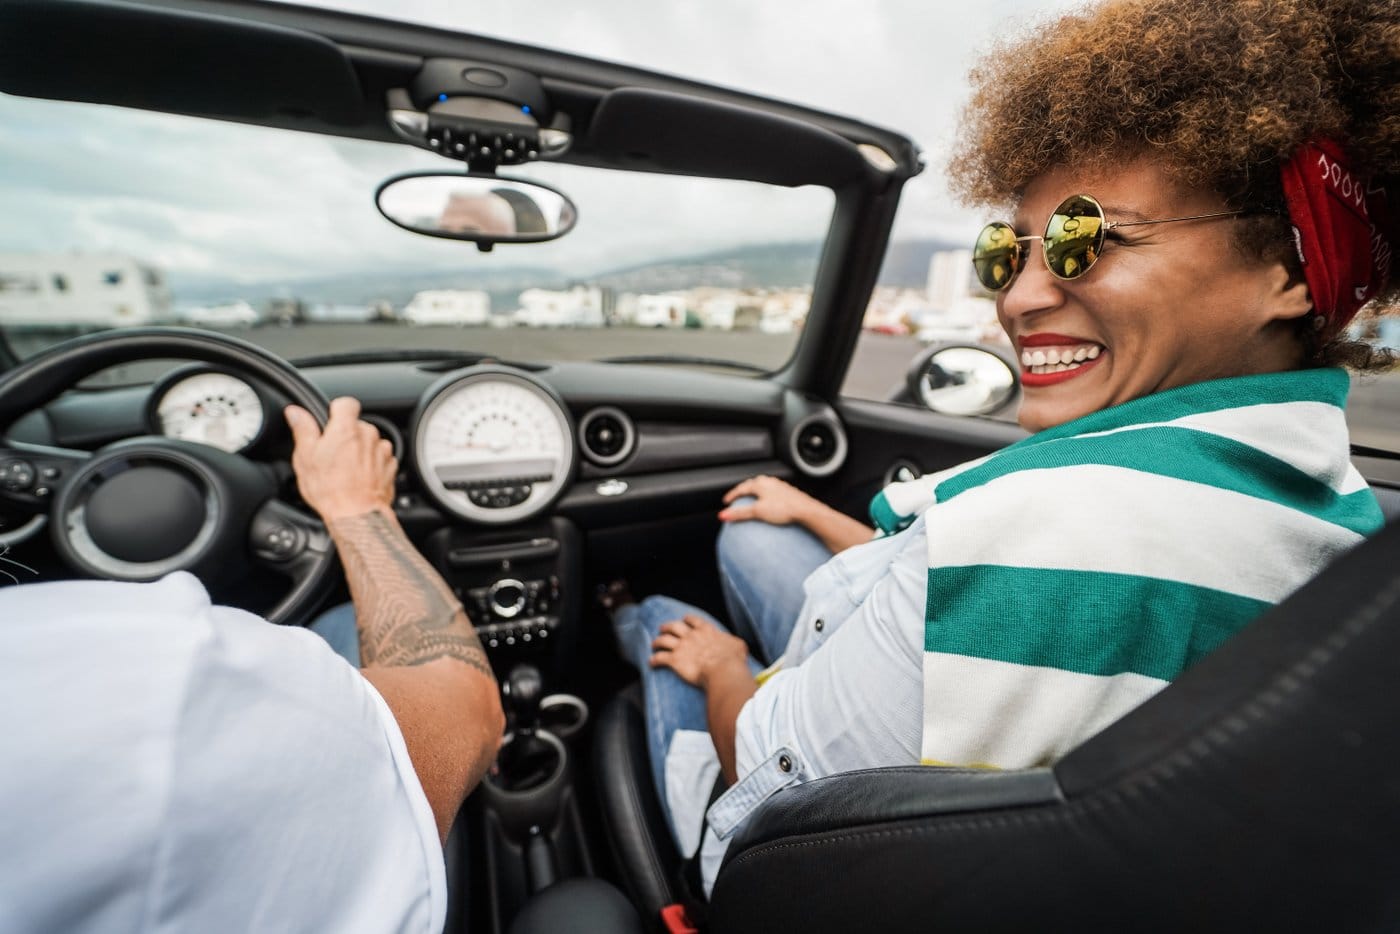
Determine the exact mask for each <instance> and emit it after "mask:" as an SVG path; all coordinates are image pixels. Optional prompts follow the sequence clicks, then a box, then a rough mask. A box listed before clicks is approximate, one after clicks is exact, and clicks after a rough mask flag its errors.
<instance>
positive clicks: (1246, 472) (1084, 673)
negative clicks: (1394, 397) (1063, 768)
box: [871, 369, 1382, 768]
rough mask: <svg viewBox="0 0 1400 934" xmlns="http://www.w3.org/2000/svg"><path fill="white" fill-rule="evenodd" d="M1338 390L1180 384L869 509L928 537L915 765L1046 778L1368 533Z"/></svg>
mask: <svg viewBox="0 0 1400 934" xmlns="http://www.w3.org/2000/svg"><path fill="white" fill-rule="evenodd" d="M1348 387H1349V381H1348V377H1347V375H1346V373H1345V372H1344V371H1341V370H1334V369H1327V370H1305V371H1297V372H1287V373H1271V374H1264V375H1258V376H1246V377H1237V378H1232V379H1224V380H1215V381H1211V382H1207V383H1199V384H1196V385H1192V386H1185V387H1181V388H1178V389H1173V390H1168V391H1166V392H1162V393H1158V394H1155V395H1151V396H1146V397H1144V398H1141V399H1137V400H1134V401H1132V402H1128V403H1126V404H1124V405H1120V406H1115V407H1113V408H1110V409H1105V410H1102V411H1099V412H1095V413H1093V414H1090V415H1087V416H1085V417H1083V418H1080V419H1076V420H1075V421H1073V422H1069V423H1066V424H1064V425H1059V426H1057V427H1055V428H1051V429H1049V430H1047V431H1043V432H1040V433H1039V434H1036V435H1033V436H1031V437H1029V438H1026V439H1024V440H1023V441H1020V442H1018V443H1017V444H1014V445H1012V446H1010V447H1008V448H1006V449H1004V450H1002V451H999V452H997V453H995V454H993V455H991V456H989V457H986V458H983V459H981V460H978V461H974V462H972V463H970V464H964V465H961V466H959V467H956V468H954V469H952V470H950V471H945V472H943V473H940V474H935V475H932V476H929V477H924V478H920V479H919V480H915V481H911V482H909V483H905V484H896V485H895V486H893V487H890V488H888V489H886V490H885V491H884V492H882V493H881V494H880V495H879V496H877V497H876V498H875V500H874V502H873V503H872V504H871V515H872V517H873V518H874V519H875V521H876V523H877V525H878V526H879V527H880V528H881V529H882V530H883V531H885V532H893V531H895V530H897V529H900V528H902V527H904V526H906V525H908V524H909V522H911V521H912V520H913V518H914V517H915V516H917V515H918V514H920V513H924V515H925V521H926V524H927V540H928V601H927V607H926V612H925V623H924V660H923V685H924V687H923V697H924V724H923V740H922V758H923V761H924V762H925V763H928V764H940V765H941V764H949V765H964V766H968V765H970V766H992V767H998V768H1019V767H1025V766H1030V765H1037V764H1044V763H1047V762H1050V761H1053V760H1054V759H1056V758H1058V757H1059V756H1061V755H1063V754H1064V753H1066V752H1068V751H1069V750H1070V749H1072V748H1073V747H1074V746H1076V745H1078V744H1079V743H1080V742H1082V741H1083V740H1085V739H1087V738H1088V737H1090V736H1092V735H1093V734H1094V733H1096V732H1098V731H1099V730H1101V729H1102V728H1103V727H1105V726H1107V725H1108V724H1109V723H1111V722H1112V721H1114V720H1115V719H1117V718H1119V717H1121V716H1122V715H1123V714H1125V713H1126V712H1128V711H1129V710H1131V709H1132V708H1133V707H1135V706H1137V705H1138V704H1140V703H1141V702H1142V701H1143V700H1145V699H1146V698H1147V697H1149V696H1151V695H1152V694H1153V693H1155V692H1156V691H1158V690H1160V689H1161V688H1162V687H1163V686H1164V685H1166V684H1167V683H1168V682H1169V681H1171V680H1172V679H1173V678H1174V677H1176V676H1177V675H1178V674H1180V673H1181V672H1182V671H1184V670H1185V669H1186V668H1188V667H1189V666H1190V665H1191V664H1192V663H1194V662H1195V661H1197V660H1198V659H1200V658H1201V657H1202V656H1204V655H1205V654H1206V653H1208V652H1210V651H1211V650H1213V649H1215V648H1216V647H1217V646H1219V645H1220V644H1221V643H1222V642H1224V641H1225V640H1226V639H1228V638H1229V637H1230V636H1231V635H1233V634H1234V633H1236V632H1238V631H1239V630H1240V629H1241V628H1243V627H1244V626H1245V625H1246V624H1247V623H1249V622H1250V621H1251V620H1253V619H1254V618H1255V617H1257V616H1258V615H1260V614H1261V613H1262V612H1263V611H1264V610H1265V609H1267V608H1268V607H1269V606H1271V605H1272V604H1274V603H1277V602H1278V601H1280V600H1282V599H1283V598H1284V597H1286V596H1287V595H1288V594H1289V593H1291V592H1292V591H1293V590H1295V589H1296V588H1297V587H1299V586H1300V585H1301V584H1302V583H1304V582H1305V581H1306V580H1308V579H1309V578H1310V577H1312V576H1313V575H1314V574H1316V573H1317V572H1318V571H1320V570H1321V569H1322V568H1323V567H1324V566H1325V565H1326V564H1328V563H1329V562H1330V561H1331V560H1332V559H1334V558H1335V557H1337V556H1338V555H1339V554H1341V553H1342V552H1344V551H1346V550H1347V549H1349V548H1351V547H1352V546H1353V545H1355V544H1356V543H1357V542H1359V541H1360V540H1361V538H1362V537H1363V536H1365V535H1369V534H1371V533H1372V532H1375V531H1376V530H1377V529H1379V528H1380V526H1381V524H1382V515H1381V511H1380V508H1379V506H1378V505H1377V503H1376V499H1375V497H1374V495H1373V494H1372V493H1371V491H1370V489H1369V487H1368V486H1367V485H1366V482H1365V480H1364V479H1363V478H1362V477H1361V476H1360V474H1359V473H1358V472H1357V471H1356V469H1355V468H1354V467H1353V466H1352V465H1351V462H1350V459H1349V444H1348V436H1347V428H1346V422H1345V419H1344V415H1343V405H1344V404H1345V401H1346V394H1347V389H1348Z"/></svg>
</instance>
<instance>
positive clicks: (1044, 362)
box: [1019, 333, 1108, 386]
mask: <svg viewBox="0 0 1400 934" xmlns="http://www.w3.org/2000/svg"><path fill="white" fill-rule="evenodd" d="M1019 344H1020V350H1021V382H1022V384H1023V385H1026V386H1051V385H1054V384H1055V383H1062V382H1064V381H1065V380H1068V379H1073V378H1074V377H1076V376H1079V375H1081V374H1083V373H1084V372H1086V371H1087V370H1089V369H1091V368H1093V367H1094V366H1095V365H1096V364H1097V363H1098V362H1099V361H1100V360H1102V359H1103V356H1102V355H1103V354H1104V353H1105V352H1106V351H1107V349H1108V348H1106V347H1104V346H1103V345H1102V344H1099V343H1097V342H1095V341H1091V340H1085V339H1083V338H1078V337H1066V336H1065V335H1063V334H1049V333H1043V334H1027V335H1026V336H1025V337H1022V338H1021V340H1020V341H1019Z"/></svg>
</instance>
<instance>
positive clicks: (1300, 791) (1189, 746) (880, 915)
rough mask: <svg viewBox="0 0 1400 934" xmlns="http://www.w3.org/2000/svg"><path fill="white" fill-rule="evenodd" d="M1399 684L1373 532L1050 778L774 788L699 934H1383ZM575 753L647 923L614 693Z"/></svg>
mask: <svg viewBox="0 0 1400 934" xmlns="http://www.w3.org/2000/svg"><path fill="white" fill-rule="evenodd" d="M1398 691H1400V523H1392V524H1391V525H1389V526H1387V527H1386V528H1385V529H1384V530H1383V531H1382V532H1381V533H1379V534H1378V535H1377V536H1375V537H1374V538H1372V539H1371V540H1369V541H1366V542H1364V543H1362V544H1361V545H1360V546H1358V547H1357V548H1356V549H1355V550H1353V551H1352V552H1351V553H1349V554H1347V555H1345V556H1343V557H1342V558H1340V559H1339V560H1338V561H1336V562H1334V563H1333V565H1332V566H1331V567H1329V568H1328V569H1326V570H1325V571H1324V572H1323V573H1322V574H1321V575H1319V576H1318V577H1317V578H1316V579H1314V580H1313V581H1312V582H1310V583H1309V584H1307V585H1306V586H1305V587H1303V588H1302V589H1301V590H1299V591H1298V592H1297V593H1295V594H1294V595H1293V596H1291V597H1290V598H1289V599H1288V600H1286V601H1284V602H1283V603H1282V604H1280V605H1279V606H1277V607H1275V608H1274V609H1272V610H1270V611H1269V612H1268V613H1266V614H1265V615H1263V616H1262V617H1260V618H1259V619H1258V620H1256V621H1255V622H1254V623H1253V624H1251V625H1250V626H1249V627H1248V628H1246V629H1245V630H1244V631H1243V632H1241V633H1239V634H1238V635H1237V636H1235V637H1234V638H1233V639H1231V640H1230V641H1229V642H1227V643H1226V644H1225V645H1224V646H1222V647H1221V648H1220V649H1219V650H1217V651H1216V652H1215V653H1213V654H1211V655H1210V656H1209V657H1207V658H1206V659H1204V660H1203V661H1201V662H1200V663H1199V664H1198V665H1196V666H1195V667H1193V668H1192V669H1191V670H1190V671H1188V672H1186V673H1185V674H1184V675H1182V676H1181V677H1180V678H1179V679H1178V680H1177V681H1175V682H1174V683H1172V684H1171V685H1169V686H1168V687H1167V688H1166V689H1164V690H1163V691H1161V692H1160V693H1158V694H1157V695H1156V696H1154V697H1153V698H1151V699H1150V700H1148V701H1147V702H1146V703H1144V704H1143V705H1141V706H1140V707H1138V708H1137V709H1136V710H1134V711H1133V712H1131V713H1130V714H1129V715H1127V716H1126V717H1124V718H1123V719H1121V720H1120V721H1118V722H1117V723H1115V724H1113V725H1112V726H1110V727H1109V728H1108V729H1106V730H1104V731H1103V732H1101V733H1100V734H1098V735H1097V736H1095V737H1093V738H1092V739H1090V740H1089V741H1087V742H1086V743H1084V744H1083V745H1082V746H1080V747H1079V748H1077V749H1076V750H1074V751H1073V752H1071V753H1070V754H1069V755H1067V756H1066V757H1065V758H1064V759H1062V760H1061V761H1059V762H1058V763H1057V764H1055V765H1054V766H1053V767H1052V768H1039V769H1028V770H1020V771H1005V772H989V771H973V770H958V769H935V768H925V767H919V766H912V767H907V768H894V769H876V770H869V771H864V772H857V773H849V774H844V775H838V776H832V777H829V778H826V779H821V780H818V781H814V782H810V783H808V784H805V785H799V786H796V787H794V788H790V789H787V790H786V791H783V792H779V793H778V794H776V795H774V796H773V798H771V799H770V800H769V801H768V802H767V803H766V804H765V805H764V806H763V807H762V808H760V809H759V811H758V812H756V813H755V815H754V817H753V818H752V819H751V820H750V821H749V823H748V825H747V826H746V827H745V828H744V830H743V831H741V833H740V834H739V835H738V836H737V837H736V839H735V840H734V841H733V843H732V844H731V845H730V848H729V851H728V853H727V854H726V858H725V863H724V866H723V868H722V869H721V870H720V873H719V877H718V879H717V881H716V885H715V889H714V892H713V898H712V901H711V903H710V906H709V914H710V926H711V929H712V930H714V931H716V932H723V934H740V932H759V931H764V932H768V931H773V930H788V929H791V930H802V931H804V932H806V934H814V932H826V931H832V932H835V931H858V930H881V931H897V930H916V929H917V930H919V931H962V930H969V931H972V930H975V931H978V932H988V931H1003V930H1005V931H1011V930H1018V931H1019V930H1069V929H1074V930H1085V929H1089V930H1103V929H1114V930H1134V931H1142V930H1147V931H1150V930H1174V931H1183V930H1189V931H1196V932H1199V931H1227V930H1228V931H1238V930H1242V929H1244V930H1326V931H1358V930H1359V931H1379V930H1400V701H1397V697H1396V694H1397V692H1398ZM597 742H598V749H597V752H598V756H597V759H596V762H597V768H598V769H599V772H600V779H601V781H600V789H601V793H602V797H603V809H604V819H605V821H606V823H607V825H608V827H609V833H610V837H611V838H612V839H613V841H614V848H615V853H616V854H617V856H618V860H619V864H620V866H621V869H622V873H623V875H624V883H625V884H626V885H627V887H628V888H629V889H630V890H631V893H632V896H633V898H634V900H635V902H636V904H638V906H639V908H640V909H641V910H642V912H643V913H644V915H645V917H647V918H651V919H654V918H656V917H657V914H656V912H657V910H659V907H660V905H663V904H665V903H667V902H669V901H672V900H674V899H675V897H676V886H675V884H674V882H673V881H672V880H674V879H675V878H676V875H675V872H676V866H677V864H678V863H679V857H678V855H677V854H676V853H675V849H674V846H673V845H672V843H671V839H670V835H669V832H668V830H667V828H666V826H665V823H664V820H662V819H661V818H660V809H659V807H658V806H657V803H656V801H655V792H654V790H653V788H652V786H651V782H650V780H649V773H648V771H647V768H646V754H647V753H646V744H645V741H644V736H643V734H642V732H641V721H640V719H639V707H638V706H637V702H636V698H635V697H630V698H629V697H621V698H618V699H617V700H615V701H614V702H613V704H612V705H611V706H610V707H609V708H608V709H607V711H606V712H605V715H604V716H603V717H602V718H601V720H600V723H599V730H598V737H597ZM628 774H630V775H631V778H630V779H628V777H627V775H628ZM648 798H650V801H649V802H648V800H647V799H648Z"/></svg>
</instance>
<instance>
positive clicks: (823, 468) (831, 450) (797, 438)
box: [792, 415, 846, 477]
mask: <svg viewBox="0 0 1400 934" xmlns="http://www.w3.org/2000/svg"><path fill="white" fill-rule="evenodd" d="M792 456H793V460H795V461H796V462H797V466H798V467H799V468H801V469H802V470H803V472H805V473H807V474H809V475H811V476H814V477H825V476H827V475H829V474H833V473H835V472H836V471H838V470H840V469H841V464H842V463H843V462H844V461H845V460H846V433H845V432H844V431H842V430H841V424H840V422H837V421H836V420H834V419H832V418H824V417H822V416H819V415H818V416H811V417H809V418H806V419H804V420H803V421H802V422H801V423H799V424H798V426H797V427H796V428H795V429H793V432H792Z"/></svg>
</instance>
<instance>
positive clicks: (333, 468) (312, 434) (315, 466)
mask: <svg viewBox="0 0 1400 934" xmlns="http://www.w3.org/2000/svg"><path fill="white" fill-rule="evenodd" d="M330 413H331V414H330V418H329V419H328V420H327V422H326V427H325V430H322V429H321V428H320V427H319V426H318V425H317V424H316V420H315V419H314V418H312V417H311V413H309V412H307V411H306V410H305V409H303V408H301V407H300V406H297V405H289V406H287V408H286V409H285V410H284V415H285V416H286V419H287V425H288V426H289V427H290V428H291V431H292V439H293V441H294V442H295V445H296V447H295V449H294V451H293V452H292V470H294V471H295V472H296V476H297V489H298V490H300V491H301V495H302V498H303V499H304V500H306V504H307V505H308V506H310V507H311V508H312V509H314V510H316V512H317V513H318V514H319V515H320V516H321V519H322V520H323V521H325V522H326V523H328V524H329V523H331V522H334V521H335V520H336V519H341V518H345V517H348V516H361V515H364V514H365V513H368V512H374V511H381V512H389V513H392V504H393V499H394V478H395V477H396V476H397V475H398V469H399V462H398V459H397V458H395V457H394V446H393V444H392V443H391V442H390V441H388V440H387V439H385V438H382V437H380V435H379V430H378V429H377V428H375V427H374V426H373V425H371V424H370V423H368V422H363V421H360V403H359V400H357V399H353V398H351V397H349V396H341V397H340V398H338V399H334V400H332V402H331V407H330Z"/></svg>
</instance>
